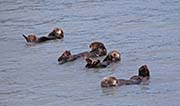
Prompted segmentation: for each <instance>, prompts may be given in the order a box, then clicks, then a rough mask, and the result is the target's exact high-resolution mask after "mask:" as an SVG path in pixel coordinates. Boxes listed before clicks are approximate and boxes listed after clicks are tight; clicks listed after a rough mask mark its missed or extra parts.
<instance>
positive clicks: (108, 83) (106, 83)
mask: <svg viewBox="0 0 180 106" xmlns="http://www.w3.org/2000/svg"><path fill="white" fill-rule="evenodd" d="M115 86H118V79H117V78H116V77H112V76H110V77H105V78H104V79H103V80H102V81H101V87H115Z"/></svg>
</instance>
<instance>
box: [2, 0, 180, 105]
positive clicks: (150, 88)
mask: <svg viewBox="0 0 180 106" xmlns="http://www.w3.org/2000/svg"><path fill="white" fill-rule="evenodd" d="M0 14H1V15H0V31H1V34H0V54H1V55H0V106H58V105H59V106H101V105H104V106H117V105H121V106H152V105H156V106H162V105H163V106H179V104H180V90H179V88H180V83H179V82H180V77H179V76H180V66H179V64H180V35H179V34H180V22H179V20H180V1H179V0H158V1H157V0H133V1H132V0H29V1H25V0H1V1H0ZM54 27H61V28H63V30H64V32H65V38H64V39H63V40H57V41H50V42H47V43H43V44H37V45H29V44H27V43H26V42H25V40H24V39H23V38H22V36H21V35H22V34H37V35H38V36H43V35H47V34H48V33H49V32H50V31H51V30H52V29H53V28H54ZM93 41H101V42H103V43H104V44H105V45H106V47H107V49H108V51H111V50H117V51H120V52H121V53H122V61H121V63H120V64H114V65H111V66H109V67H108V68H105V69H86V68H84V66H85V62H84V60H83V59H79V60H77V61H74V62H71V63H67V64H63V65H59V64H58V62H57V58H58V56H59V55H60V54H61V53H62V52H63V51H64V50H71V51H72V53H79V52H82V51H88V50H89V48H88V45H89V44H90V43H91V42H93ZM142 64H147V65H148V67H149V68H150V71H151V83H150V84H149V85H133V86H122V87H117V88H109V89H102V88H101V87H100V80H101V79H102V78H103V77H105V76H108V75H112V76H116V77H118V78H129V77H130V76H132V75H135V74H137V69H138V68H139V67H140V66H141V65H142Z"/></svg>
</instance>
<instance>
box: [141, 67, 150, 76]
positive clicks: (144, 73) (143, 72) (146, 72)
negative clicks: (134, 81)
mask: <svg viewBox="0 0 180 106" xmlns="http://www.w3.org/2000/svg"><path fill="white" fill-rule="evenodd" d="M138 75H139V76H141V77H150V72H149V69H148V67H147V65H142V66H141V67H140V68H139V70H138Z"/></svg>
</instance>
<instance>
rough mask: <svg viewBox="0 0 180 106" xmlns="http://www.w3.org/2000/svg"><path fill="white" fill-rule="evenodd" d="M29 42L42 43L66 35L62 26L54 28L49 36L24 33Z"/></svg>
mask: <svg viewBox="0 0 180 106" xmlns="http://www.w3.org/2000/svg"><path fill="white" fill-rule="evenodd" d="M22 36H23V37H24V38H25V39H26V41H27V42H33V43H41V42H45V41H48V40H55V39H62V38H63V37H64V32H63V30H62V29H60V28H54V29H53V31H52V32H50V33H49V34H48V36H42V37H37V36H36V35H28V36H26V35H24V34H23V35H22Z"/></svg>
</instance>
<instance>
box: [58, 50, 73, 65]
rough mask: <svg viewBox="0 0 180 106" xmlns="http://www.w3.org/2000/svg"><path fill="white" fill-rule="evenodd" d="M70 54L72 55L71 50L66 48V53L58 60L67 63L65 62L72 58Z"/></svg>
mask: <svg viewBox="0 0 180 106" xmlns="http://www.w3.org/2000/svg"><path fill="white" fill-rule="evenodd" d="M70 56H71V52H70V51H68V50H66V51H64V53H63V54H62V55H61V56H60V57H59V58H58V62H59V63H60V64H63V63H65V62H67V61H68V59H69V58H70Z"/></svg>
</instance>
